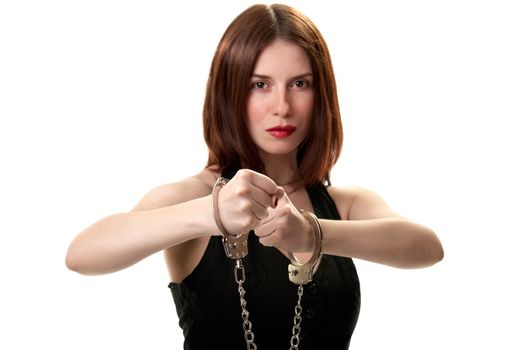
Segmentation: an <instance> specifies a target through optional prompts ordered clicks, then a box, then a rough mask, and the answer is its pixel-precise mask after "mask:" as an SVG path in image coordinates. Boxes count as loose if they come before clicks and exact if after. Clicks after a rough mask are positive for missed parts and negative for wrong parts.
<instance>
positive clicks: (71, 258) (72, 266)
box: [65, 245, 82, 273]
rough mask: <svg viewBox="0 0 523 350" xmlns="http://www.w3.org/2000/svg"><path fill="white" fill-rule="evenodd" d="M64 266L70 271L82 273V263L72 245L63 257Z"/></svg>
mask: <svg viewBox="0 0 523 350" xmlns="http://www.w3.org/2000/svg"><path fill="white" fill-rule="evenodd" d="M65 266H66V267H67V268H68V269H69V270H71V271H74V272H78V273H82V263H81V261H80V259H79V257H78V254H77V253H76V252H75V250H74V247H73V246H72V245H71V246H69V249H68V250H67V254H66V255H65Z"/></svg>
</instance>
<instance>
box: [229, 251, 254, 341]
mask: <svg viewBox="0 0 523 350" xmlns="http://www.w3.org/2000/svg"><path fill="white" fill-rule="evenodd" d="M234 279H235V280H236V283H238V294H240V306H241V307H242V320H243V323H242V326H243V333H244V336H245V342H246V343H247V350H256V349H257V348H258V347H257V346H256V344H255V343H254V332H253V331H252V323H251V321H249V311H247V300H245V289H244V288H243V283H244V282H245V269H244V267H243V264H242V259H236V266H235V267H234Z"/></svg>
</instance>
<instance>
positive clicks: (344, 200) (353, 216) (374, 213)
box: [327, 186, 399, 220]
mask: <svg viewBox="0 0 523 350" xmlns="http://www.w3.org/2000/svg"><path fill="white" fill-rule="evenodd" d="M327 190H328V192H329V194H330V195H331V197H332V199H333V200H334V202H335V203H336V207H337V208H338V211H339V213H340V215H341V217H342V219H343V220H349V219H350V220H366V219H376V218H384V217H398V216H399V215H397V214H396V213H394V212H393V211H392V210H391V209H390V208H389V206H388V205H387V203H386V202H385V200H384V199H383V198H382V197H381V196H380V195H379V194H377V193H376V192H374V191H371V190H369V189H366V188H363V187H358V186H351V187H334V186H329V187H328V188H327Z"/></svg>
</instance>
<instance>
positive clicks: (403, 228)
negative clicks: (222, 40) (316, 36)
mask: <svg viewBox="0 0 523 350" xmlns="http://www.w3.org/2000/svg"><path fill="white" fill-rule="evenodd" d="M311 72H312V70H311V66H310V61H309V59H308V57H307V55H306V53H305V52H304V51H303V49H301V47H299V46H297V45H296V44H293V43H290V42H286V41H283V40H281V39H277V40H275V41H274V42H273V43H272V44H271V45H269V46H268V47H266V48H265V49H264V51H263V52H262V54H261V55H260V57H259V59H258V61H257V62H256V65H255V68H254V71H253V76H252V80H251V82H252V84H251V86H250V88H249V89H250V91H249V97H248V101H247V114H248V116H247V125H248V130H249V136H250V137H251V138H252V139H253V140H254V142H255V144H256V145H257V147H258V149H259V152H260V156H261V157H262V160H263V162H264V165H265V168H266V173H267V174H266V175H263V174H259V173H256V172H254V171H251V170H247V169H242V170H240V171H238V173H237V174H236V176H235V177H234V178H232V179H231V181H230V182H229V183H228V184H227V185H226V186H225V187H223V189H221V191H220V193H219V197H218V206H219V208H220V216H221V219H222V222H223V224H224V226H225V228H226V229H227V230H228V231H229V232H233V233H239V232H247V231H248V230H251V229H253V230H254V231H255V234H256V235H258V236H259V237H260V242H261V243H262V244H264V245H266V246H274V247H276V248H277V249H279V250H280V251H281V252H282V254H283V253H285V254H286V251H292V252H295V253H296V255H297V257H298V258H299V259H307V258H308V257H309V256H310V252H311V251H312V248H313V242H312V234H311V232H312V231H311V230H312V229H311V227H310V225H309V224H308V222H307V221H306V220H305V219H304V218H303V217H302V215H301V214H300V213H299V211H298V208H300V209H303V210H306V211H313V208H312V204H311V202H310V200H309V197H308V195H307V192H306V190H305V188H304V187H303V186H301V185H300V183H299V181H295V180H296V174H297V163H296V154H297V147H298V145H299V144H300V143H301V141H302V140H303V139H304V138H305V136H306V135H307V132H308V128H309V125H310V120H311V118H312V110H313V100H314V90H313V88H312V75H311V74H310V73H311ZM281 125H292V126H295V127H296V131H295V132H294V133H293V134H292V135H290V136H289V137H286V138H275V137H274V136H271V135H270V134H269V133H268V132H267V131H266V130H267V129H268V128H271V127H274V126H281ZM219 175H220V174H219V170H218V169H216V168H206V169H203V170H202V171H201V172H200V173H198V174H196V175H194V176H191V177H189V178H187V179H184V180H182V181H179V182H176V183H171V184H167V185H163V186H160V187H157V188H155V189H153V190H152V191H150V192H149V193H147V194H146V195H145V196H144V197H143V198H142V199H141V200H140V201H139V203H138V204H137V205H136V206H135V207H134V209H133V210H132V211H130V212H127V213H119V214H114V215H110V216H108V217H105V218H103V219H101V220H100V221H98V222H96V223H94V224H92V225H91V226H89V227H87V228H86V229H84V230H83V231H82V232H80V233H79V234H78V235H77V236H76V237H75V238H74V240H73V241H72V242H71V244H70V246H69V250H68V252H67V256H66V265H67V267H68V268H69V269H71V270H74V271H77V272H79V273H82V274H104V273H110V272H114V271H118V270H121V269H124V268H126V267H128V266H131V265H133V264H135V263H137V262H139V261H140V260H142V259H144V258H145V257H147V256H149V255H151V254H154V253H156V252H159V251H164V254H165V260H166V264H167V268H168V271H169V274H170V278H171V280H172V281H173V282H181V281H182V280H183V279H184V278H185V277H187V276H188V275H189V274H190V273H191V272H192V271H193V270H194V268H195V267H196V266H197V265H198V263H199V261H200V260H201V258H202V256H203V253H204V251H205V248H206V247H207V244H208V242H209V238H210V236H212V235H220V233H219V230H218V227H217V226H216V223H215V222H214V219H213V217H212V215H211V205H212V196H211V191H212V188H213V185H214V183H215V182H216V179H217V178H218V177H219ZM289 183H291V184H290V185H286V184H289ZM328 191H329V193H330V195H331V196H332V198H333V200H334V202H335V203H336V207H337V208H338V211H339V213H340V216H341V219H342V220H324V219H321V220H320V225H321V227H322V230H323V235H324V236H323V237H324V238H323V253H324V254H333V255H339V256H346V257H353V258H358V259H364V260H368V261H373V262H376V263H380V264H385V265H389V266H394V267H399V268H419V267H425V266H429V265H432V264H434V263H436V262H438V261H440V260H441V259H442V258H443V249H442V246H441V244H440V241H439V240H438V238H437V236H436V235H435V234H434V232H433V231H432V230H430V229H429V228H427V227H424V226H422V225H419V224H417V223H414V222H412V221H409V220H407V219H405V218H403V217H401V216H399V215H398V214H396V213H395V212H393V211H392V210H391V209H390V208H389V207H388V206H387V204H386V203H385V201H384V200H383V199H382V198H381V197H380V196H378V195H377V194H376V193H374V192H371V191H369V190H366V189H363V188H356V187H350V188H341V187H333V186H331V187H329V188H328ZM276 199H277V205H275V206H274V205H273V203H275V200H276ZM195 213H198V215H195Z"/></svg>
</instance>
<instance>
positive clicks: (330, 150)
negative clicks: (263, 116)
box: [203, 4, 343, 186]
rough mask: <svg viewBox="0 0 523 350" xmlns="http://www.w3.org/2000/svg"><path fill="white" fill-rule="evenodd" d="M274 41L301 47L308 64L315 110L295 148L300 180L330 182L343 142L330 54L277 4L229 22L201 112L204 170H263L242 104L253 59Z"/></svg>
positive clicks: (307, 23) (300, 19)
mask: <svg viewBox="0 0 523 350" xmlns="http://www.w3.org/2000/svg"><path fill="white" fill-rule="evenodd" d="M277 38H280V39H283V40H286V41H289V42H293V43H295V44H297V45H299V46H301V47H302V48H303V49H304V50H305V52H306V53H307V55H308V56H309V59H310V63H311V66H312V73H313V89H314V111H313V117H312V121H311V124H310V130H309V133H308V135H307V137H306V138H305V140H304V141H303V142H302V144H301V145H300V146H299V149H298V170H299V172H300V176H301V180H302V182H303V184H304V185H306V186H308V185H312V184H318V183H328V184H330V178H329V176H330V170H331V168H332V166H333V165H334V163H335V162H336V161H337V160H338V157H339V155H340V152H341V147H342V142H343V131H342V125H341V118H340V110H339V104H338V95H337V91H336V81H335V78H334V72H333V68H332V63H331V59H330V54H329V51H328V48H327V44H326V43H325V40H324V39H323V37H322V35H321V34H320V32H319V30H318V29H317V28H316V26H315V25H314V24H313V23H312V21H311V20H310V19H309V18H307V17H306V16H305V15H303V14H302V13H301V12H299V11H297V10H296V9H294V8H292V7H289V6H286V5H281V4H273V5H253V6H251V7H249V8H247V9H246V10H245V11H243V12H242V13H241V14H240V15H239V16H238V17H236V18H235V19H234V20H233V21H232V22H231V24H230V25H229V27H228V28H227V30H226V31H225V33H224V34H223V36H222V38H221V40H220V42H219V44H218V47H217V49H216V52H215V54H214V58H213V61H212V65H211V70H210V73H209V79H208V82H207V91H206V96H205V102H204V108H203V126H204V138H205V142H206V143H207V146H208V148H209V158H208V161H207V167H210V166H218V167H219V168H220V169H222V170H225V171H227V170H232V169H239V168H249V169H252V170H254V171H258V172H262V173H263V172H264V166H263V162H262V160H261V158H260V156H259V154H258V150H257V147H256V145H255V144H254V142H253V141H252V140H251V138H250V137H248V135H249V132H248V129H247V124H246V115H247V112H246V103H247V97H248V93H249V85H250V81H251V75H252V72H253V70H254V66H255V64H256V60H257V58H258V56H259V55H260V53H261V52H262V50H263V49H264V48H265V47H267V46H268V45H269V44H270V43H271V42H272V41H274V40H275V39H277Z"/></svg>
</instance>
